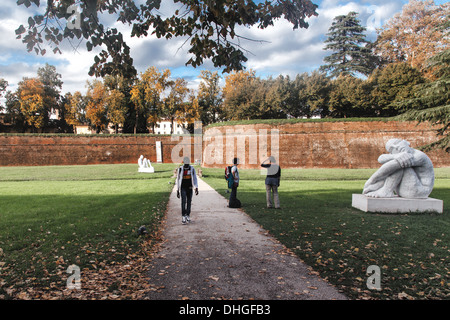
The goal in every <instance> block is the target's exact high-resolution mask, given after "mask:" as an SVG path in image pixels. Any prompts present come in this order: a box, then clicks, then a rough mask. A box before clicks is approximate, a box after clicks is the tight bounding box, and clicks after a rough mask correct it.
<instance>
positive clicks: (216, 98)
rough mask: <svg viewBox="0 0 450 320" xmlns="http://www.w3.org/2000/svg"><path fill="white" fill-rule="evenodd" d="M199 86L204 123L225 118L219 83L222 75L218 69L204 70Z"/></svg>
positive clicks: (201, 73) (199, 102)
mask: <svg viewBox="0 0 450 320" xmlns="http://www.w3.org/2000/svg"><path fill="white" fill-rule="evenodd" d="M199 78H200V79H201V82H200V84H199V86H198V101H197V102H198V105H199V108H200V110H201V111H200V113H201V116H200V118H201V121H202V123H203V124H204V125H208V124H210V123H213V122H216V121H219V120H221V119H222V118H223V114H222V113H223V112H222V101H223V99H222V94H221V88H220V85H219V81H220V77H219V74H218V72H217V71H215V72H211V71H208V70H202V71H201V72H200V76H199Z"/></svg>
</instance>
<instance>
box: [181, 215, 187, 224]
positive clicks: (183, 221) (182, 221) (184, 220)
mask: <svg viewBox="0 0 450 320" xmlns="http://www.w3.org/2000/svg"><path fill="white" fill-rule="evenodd" d="M181 223H182V224H186V216H183V218H182V219H181Z"/></svg>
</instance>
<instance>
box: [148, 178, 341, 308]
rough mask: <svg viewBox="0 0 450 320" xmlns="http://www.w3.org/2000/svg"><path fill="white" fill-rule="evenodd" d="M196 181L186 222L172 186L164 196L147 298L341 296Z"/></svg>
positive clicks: (200, 181) (246, 217)
mask: <svg viewBox="0 0 450 320" xmlns="http://www.w3.org/2000/svg"><path fill="white" fill-rule="evenodd" d="M198 183H199V195H198V196H195V195H193V199H192V213H191V220H192V222H191V223H190V224H187V225H182V224H181V200H180V199H178V198H177V197H176V190H175V189H174V190H173V192H172V194H171V196H170V200H169V205H168V213H167V218H166V219H167V220H166V222H165V228H164V231H163V234H164V242H163V243H162V244H161V245H160V248H159V250H158V252H157V253H156V255H155V258H154V259H153V260H152V261H151V265H150V271H149V272H150V282H151V284H152V290H151V291H150V292H149V293H148V298H150V299H155V300H158V299H159V300H178V299H190V300H210V299H233V300H237V299H244V300H247V299H257V300H308V299H319V300H328V299H339V300H341V299H346V297H345V296H344V295H343V294H341V293H339V292H338V291H337V289H336V288H334V287H333V286H331V285H329V284H328V283H327V282H326V281H324V280H322V279H320V278H319V277H318V276H317V275H316V274H315V273H314V272H312V271H311V269H310V268H309V267H308V266H307V265H305V264H304V263H303V262H302V261H301V260H299V259H298V258H297V257H295V256H294V255H291V254H289V252H288V250H286V248H285V247H284V246H283V245H282V244H280V243H279V242H278V241H277V240H275V239H274V238H272V237H271V236H270V235H268V234H267V232H266V231H265V230H263V229H262V228H261V227H260V226H259V225H258V224H257V223H256V222H254V221H253V220H252V219H251V218H250V217H249V216H248V215H246V214H245V213H244V212H243V211H241V210H239V209H231V208H228V207H227V199H225V198H224V197H223V196H221V195H220V194H219V193H217V192H216V191H215V190H214V189H212V188H211V187H210V186H209V185H208V184H206V183H205V182H204V181H203V180H201V179H200V178H199V179H198ZM238 194H239V192H238ZM261 205H264V204H261Z"/></svg>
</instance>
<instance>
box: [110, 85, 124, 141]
mask: <svg viewBox="0 0 450 320" xmlns="http://www.w3.org/2000/svg"><path fill="white" fill-rule="evenodd" d="M105 101H106V109H107V117H108V120H109V122H111V123H112V124H113V125H114V130H115V133H116V134H117V133H119V126H123V124H124V123H125V118H126V112H127V108H126V104H125V94H123V92H121V91H120V90H118V89H113V90H111V91H108V92H107V93H106V98H105Z"/></svg>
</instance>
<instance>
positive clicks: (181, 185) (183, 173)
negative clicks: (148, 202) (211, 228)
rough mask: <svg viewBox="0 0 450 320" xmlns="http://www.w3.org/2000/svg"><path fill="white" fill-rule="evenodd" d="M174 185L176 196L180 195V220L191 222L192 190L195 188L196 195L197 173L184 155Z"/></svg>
mask: <svg viewBox="0 0 450 320" xmlns="http://www.w3.org/2000/svg"><path fill="white" fill-rule="evenodd" d="M176 185H177V198H178V199H179V198H180V196H181V216H182V220H181V222H182V223H183V224H186V223H187V222H191V202H192V191H193V190H195V195H198V184H197V175H196V172H195V168H194V167H193V166H191V165H190V161H189V158H188V157H184V159H183V165H182V166H180V167H179V168H178V171H177V179H176Z"/></svg>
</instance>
